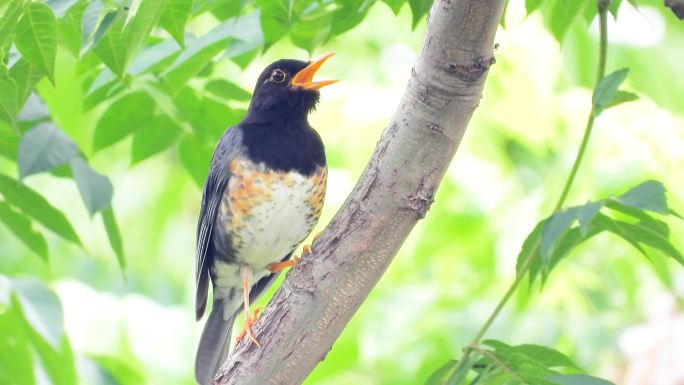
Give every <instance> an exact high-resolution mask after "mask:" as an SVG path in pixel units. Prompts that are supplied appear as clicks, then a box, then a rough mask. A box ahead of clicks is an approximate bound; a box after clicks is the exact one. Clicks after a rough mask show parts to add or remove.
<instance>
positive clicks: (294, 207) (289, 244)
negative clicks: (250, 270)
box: [235, 175, 318, 268]
mask: <svg viewBox="0 0 684 385" xmlns="http://www.w3.org/2000/svg"><path fill="white" fill-rule="evenodd" d="M292 179H293V180H294V182H293V184H292V186H291V187H286V186H284V185H283V184H281V183H273V184H272V185H271V188H270V189H269V190H270V193H271V195H272V198H271V199H269V200H264V201H263V202H261V203H259V204H257V205H256V206H254V208H252V210H251V214H250V215H249V216H247V217H246V218H243V219H242V224H243V225H242V226H241V227H240V228H239V229H237V232H236V237H235V238H237V239H240V241H241V243H242V247H239V248H237V247H236V249H235V258H236V259H237V260H238V261H244V262H246V263H248V264H250V265H252V266H255V267H257V268H259V267H266V265H268V264H270V263H273V262H278V261H280V260H281V259H283V258H284V257H286V256H287V255H288V254H289V253H290V252H292V251H293V250H294V249H295V248H296V247H297V245H299V243H301V242H302V241H303V240H304V239H305V238H306V237H307V236H308V235H309V233H310V232H311V230H312V228H313V226H314V225H315V224H316V219H318V218H315V219H314V217H313V215H312V214H313V212H312V210H311V208H310V207H309V205H308V204H307V201H308V198H309V195H310V191H311V189H312V185H311V183H310V181H309V180H307V179H304V178H303V177H302V176H301V175H293V176H292Z"/></svg>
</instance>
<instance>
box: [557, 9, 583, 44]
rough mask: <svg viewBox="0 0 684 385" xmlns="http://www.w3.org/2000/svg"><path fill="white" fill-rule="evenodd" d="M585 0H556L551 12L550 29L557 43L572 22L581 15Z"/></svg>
mask: <svg viewBox="0 0 684 385" xmlns="http://www.w3.org/2000/svg"><path fill="white" fill-rule="evenodd" d="M586 3H587V0H556V2H555V4H554V6H553V9H552V10H551V18H550V20H549V22H550V29H551V33H552V34H553V36H554V37H555V38H556V40H558V41H559V42H560V41H562V40H563V37H565V33H566V32H567V31H568V29H569V28H570V25H571V24H572V22H573V21H574V20H575V19H576V18H577V15H581V14H582V12H583V9H584V7H585V6H586Z"/></svg>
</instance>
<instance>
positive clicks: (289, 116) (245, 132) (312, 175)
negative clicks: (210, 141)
mask: <svg viewBox="0 0 684 385" xmlns="http://www.w3.org/2000/svg"><path fill="white" fill-rule="evenodd" d="M330 56H332V53H328V54H325V55H323V56H321V57H319V58H317V59H314V60H312V61H309V62H305V61H299V60H278V61H276V62H275V63H273V64H271V65H269V66H268V67H266V69H264V71H263V72H262V73H261V75H260V76H259V79H258V80H257V84H256V87H255V89H254V95H253V97H252V101H251V103H250V105H249V108H248V110H247V113H246V115H245V117H244V119H243V120H242V121H241V122H240V123H239V124H237V125H236V126H233V127H231V128H230V129H228V130H227V131H226V132H225V133H224V134H223V136H222V137H221V139H220V140H219V142H218V144H217V146H216V149H215V150H214V155H213V157H212V159H211V167H210V169H209V175H208V176H207V180H206V182H205V183H204V191H203V195H202V206H201V210H200V216H199V221H198V224H197V253H196V283H197V292H196V298H195V300H196V303H195V311H196V317H197V319H198V320H199V319H200V318H201V317H202V315H203V314H204V311H205V308H206V306H207V295H208V293H207V292H208V289H209V280H210V279H211V282H212V284H213V289H214V292H213V301H214V303H213V307H212V309H211V313H210V314H209V318H208V319H207V322H206V324H205V326H204V331H203V332H202V337H201V339H200V342H199V347H198V348H197V356H196V358H195V378H196V380H197V382H198V383H199V384H200V385H208V384H211V382H212V380H213V377H214V375H215V373H216V371H217V370H218V368H219V366H220V365H221V363H222V362H223V360H224V359H225V357H226V355H227V353H228V348H229V340H230V332H231V328H232V325H233V322H234V320H235V317H236V316H237V315H238V314H239V313H240V311H244V314H245V321H244V328H243V331H242V333H240V335H239V336H238V341H239V340H240V339H241V338H242V337H243V336H244V335H247V337H248V338H249V339H250V340H251V341H252V342H253V343H255V344H256V345H259V343H258V341H257V340H256V338H255V337H254V333H253V332H252V325H254V323H255V322H256V316H257V313H258V311H259V310H258V309H256V310H255V311H254V313H253V314H250V313H249V304H250V302H253V301H255V300H256V298H257V297H259V295H261V294H262V293H264V292H265V291H266V289H267V288H268V286H269V285H270V284H271V283H273V281H274V280H275V277H276V275H277V274H278V272H279V271H281V270H282V269H284V268H285V267H288V266H292V265H294V263H296V261H297V260H298V259H297V258H296V257H295V258H293V259H291V257H292V256H293V254H294V251H295V249H296V248H297V247H298V245H299V244H300V243H302V241H304V239H305V238H306V237H307V236H308V235H309V234H310V233H311V230H313V228H314V225H315V224H316V222H317V221H318V218H319V216H320V214H321V209H322V207H323V200H324V197H325V187H326V179H327V166H326V160H325V152H324V148H323V143H322V141H321V138H320V136H319V135H318V133H317V132H316V131H314V129H313V128H311V126H310V125H309V122H308V118H307V117H308V114H309V112H311V111H312V110H313V109H314V108H315V106H316V103H318V99H319V96H320V94H319V91H318V90H319V89H320V88H322V87H324V86H326V85H329V84H332V83H334V82H335V80H323V81H313V76H314V74H315V73H316V71H318V69H319V68H320V67H321V65H322V64H323V63H324V62H325V61H326V60H327V59H328V58H330ZM304 249H305V252H307V251H308V250H310V248H309V249H307V247H305V248H304Z"/></svg>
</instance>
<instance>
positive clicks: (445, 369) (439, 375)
mask: <svg viewBox="0 0 684 385" xmlns="http://www.w3.org/2000/svg"><path fill="white" fill-rule="evenodd" d="M457 365H458V361H456V360H449V361H447V363H446V364H444V365H442V366H440V367H439V369H437V370H435V372H434V373H432V374H431V375H430V377H429V378H428V379H427V381H426V382H425V385H442V384H446V381H447V380H448V379H449V374H450V373H451V372H452V371H453V370H454V369H455V368H456V366H457Z"/></svg>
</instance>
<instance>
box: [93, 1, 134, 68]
mask: <svg viewBox="0 0 684 385" xmlns="http://www.w3.org/2000/svg"><path fill="white" fill-rule="evenodd" d="M125 19H126V12H125V11H123V10H121V9H119V10H116V11H112V12H110V13H108V14H107V15H106V16H105V17H104V19H103V20H102V23H101V24H100V26H99V27H98V30H97V31H96V32H95V38H94V40H93V44H94V47H93V52H94V53H95V55H97V57H99V58H100V60H102V62H103V63H104V64H105V65H106V66H107V67H108V68H109V69H110V70H111V71H112V72H113V73H114V74H116V76H117V77H118V78H119V79H122V78H123V76H124V73H125V72H126V64H127V63H126V61H127V60H128V46H127V44H126V38H125V35H124V21H125ZM102 30H106V31H107V32H106V33H104V32H101V31H102Z"/></svg>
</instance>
